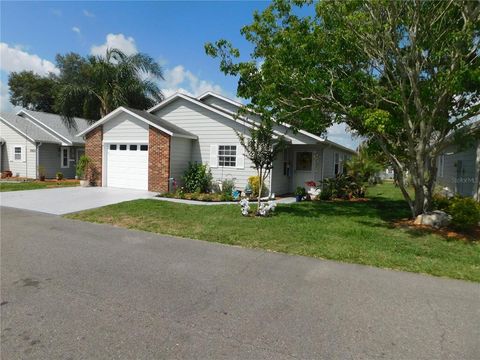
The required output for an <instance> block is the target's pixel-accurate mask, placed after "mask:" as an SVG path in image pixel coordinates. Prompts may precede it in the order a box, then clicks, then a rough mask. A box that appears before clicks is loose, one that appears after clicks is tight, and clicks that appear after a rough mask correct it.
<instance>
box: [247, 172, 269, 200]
mask: <svg viewBox="0 0 480 360" xmlns="http://www.w3.org/2000/svg"><path fill="white" fill-rule="evenodd" d="M248 184H249V185H250V188H251V189H252V197H258V191H259V190H260V178H259V177H258V176H250V177H249V178H248ZM266 194H268V187H267V184H265V182H264V183H263V188H262V194H261V196H265V195H266Z"/></svg>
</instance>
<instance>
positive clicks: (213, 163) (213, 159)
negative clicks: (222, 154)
mask: <svg viewBox="0 0 480 360" xmlns="http://www.w3.org/2000/svg"><path fill="white" fill-rule="evenodd" d="M210 167H211V168H216V167H218V145H210Z"/></svg>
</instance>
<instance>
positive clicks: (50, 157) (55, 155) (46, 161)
mask: <svg viewBox="0 0 480 360" xmlns="http://www.w3.org/2000/svg"><path fill="white" fill-rule="evenodd" d="M78 148H79V147H71V146H70V147H69V149H70V159H71V161H69V164H68V165H69V166H68V167H65V168H62V167H61V160H60V159H61V146H60V145H57V144H42V145H41V146H40V148H39V150H38V151H39V162H38V163H39V165H42V166H44V167H45V176H46V177H47V178H48V179H53V178H55V177H56V175H57V172H61V173H62V174H63V177H64V178H65V179H73V178H75V170H76V149H78Z"/></svg>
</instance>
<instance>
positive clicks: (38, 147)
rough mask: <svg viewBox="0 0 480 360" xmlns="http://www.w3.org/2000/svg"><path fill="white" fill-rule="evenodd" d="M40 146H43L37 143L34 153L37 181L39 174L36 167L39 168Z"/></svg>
mask: <svg viewBox="0 0 480 360" xmlns="http://www.w3.org/2000/svg"><path fill="white" fill-rule="evenodd" d="M42 145H43V143H41V142H39V143H37V151H36V153H35V157H36V163H37V166H36V174H37V179H39V178H40V173H39V171H38V167H39V166H40V146H42Z"/></svg>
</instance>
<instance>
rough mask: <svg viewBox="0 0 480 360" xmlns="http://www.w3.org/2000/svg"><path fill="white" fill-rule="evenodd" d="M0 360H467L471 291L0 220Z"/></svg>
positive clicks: (52, 220)
mask: <svg viewBox="0 0 480 360" xmlns="http://www.w3.org/2000/svg"><path fill="white" fill-rule="evenodd" d="M1 220H2V226H1V240H2V243H1V261H0V263H1V268H0V270H1V334H2V335H1V336H2V339H1V341H2V346H1V358H2V359H5V360H8V359H92V358H95V359H106V358H108V359H112V358H115V359H117V358H118V359H133V358H137V359H192V358H196V359H211V358H216V359H222V358H223V359H232V358H236V359H313V358H315V359H383V358H385V359H403V360H404V359H478V358H480V343H479V341H478V339H479V338H480V327H479V326H478V324H479V323H480V313H479V312H480V307H479V299H480V288H479V284H477V283H468V282H463V281H457V280H449V279H442V278H435V277H430V276H422V275H418V274H410V273H403V272H397V271H388V270H381V269H376V268H371V267H367V266H361V265H350V264H342V263H337V262H333V261H321V260H316V259H312V258H305V257H300V256H291V255H283V254H276V253H269V252H264V251H256V250H249V249H242V248H237V247H232V246H224V245H220V244H213V243H207V242H203V241H198V240H188V239H178V238H172V237H165V236H158V235H155V234H151V233H146V232H140V231H130V230H126V229H120V228H114V227H111V226H108V225H100V224H91V223H88V224H87V223H82V222H79V221H74V220H68V219H64V218H61V217H58V216H51V215H47V214H42V213H36V212H29V211H22V210H16V209H10V208H2V209H1Z"/></svg>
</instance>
